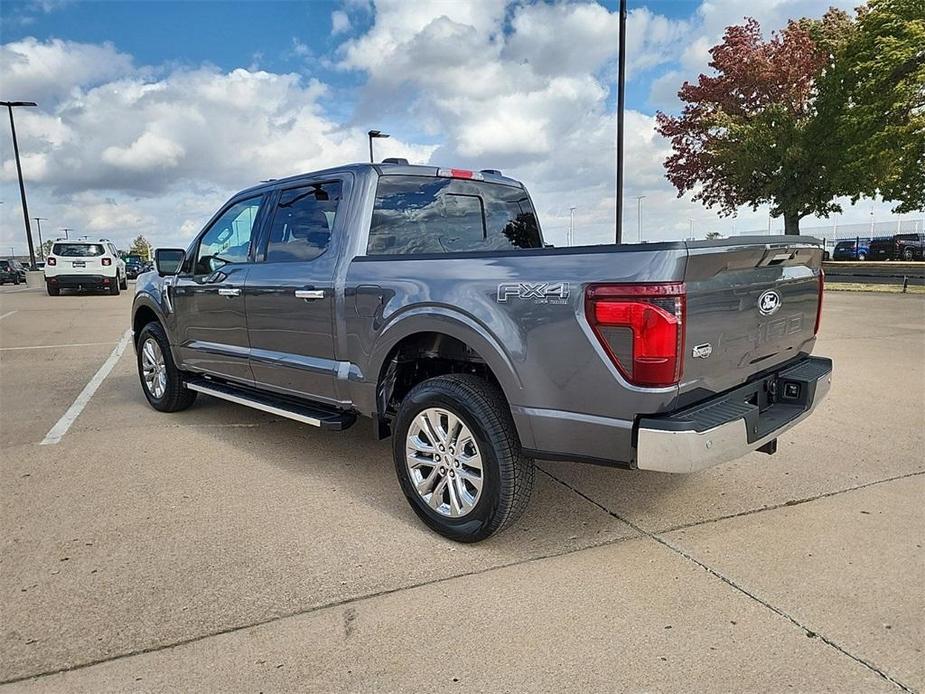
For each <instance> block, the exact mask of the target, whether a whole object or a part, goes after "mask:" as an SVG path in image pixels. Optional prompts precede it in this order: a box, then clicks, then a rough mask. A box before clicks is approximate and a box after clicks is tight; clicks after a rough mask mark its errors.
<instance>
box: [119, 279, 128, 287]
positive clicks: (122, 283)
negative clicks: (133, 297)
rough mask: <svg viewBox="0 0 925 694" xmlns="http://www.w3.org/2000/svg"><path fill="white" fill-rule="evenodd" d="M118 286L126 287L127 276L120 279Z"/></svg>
mask: <svg viewBox="0 0 925 694" xmlns="http://www.w3.org/2000/svg"><path fill="white" fill-rule="evenodd" d="M119 286H120V287H121V288H122V289H128V277H123V278H122V281H121V282H120V283H119Z"/></svg>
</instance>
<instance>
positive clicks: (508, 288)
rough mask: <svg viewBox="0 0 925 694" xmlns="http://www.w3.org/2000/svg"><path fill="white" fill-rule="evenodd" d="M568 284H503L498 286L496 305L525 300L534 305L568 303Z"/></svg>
mask: <svg viewBox="0 0 925 694" xmlns="http://www.w3.org/2000/svg"><path fill="white" fill-rule="evenodd" d="M568 295H569V288H568V282H504V283H502V284H499V285H498V303H502V304H503V303H506V302H507V301H508V300H509V299H526V300H528V301H533V303H535V304H564V303H566V301H568Z"/></svg>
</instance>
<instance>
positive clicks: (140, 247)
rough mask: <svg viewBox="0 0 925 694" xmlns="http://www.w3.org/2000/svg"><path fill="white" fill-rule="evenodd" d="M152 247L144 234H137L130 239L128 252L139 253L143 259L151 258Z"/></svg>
mask: <svg viewBox="0 0 925 694" xmlns="http://www.w3.org/2000/svg"><path fill="white" fill-rule="evenodd" d="M152 249H153V247H152V246H151V242H150V241H148V239H146V238H145V237H144V236H141V235H138V236H136V237H135V239H134V240H133V241H132V245H131V246H130V247H129V249H128V252H129V253H131V254H132V255H140V256H141V257H142V258H143V259H144V260H151V253H152Z"/></svg>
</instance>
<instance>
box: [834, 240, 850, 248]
mask: <svg viewBox="0 0 925 694" xmlns="http://www.w3.org/2000/svg"><path fill="white" fill-rule="evenodd" d="M835 248H854V241H839V242H838V243H836V244H835Z"/></svg>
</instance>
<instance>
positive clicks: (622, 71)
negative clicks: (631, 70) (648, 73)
mask: <svg viewBox="0 0 925 694" xmlns="http://www.w3.org/2000/svg"><path fill="white" fill-rule="evenodd" d="M618 51H619V52H618V54H617V228H616V231H615V235H614V238H615V240H616V243H621V242H622V241H623V109H624V106H625V104H626V0H620V46H619V48H618Z"/></svg>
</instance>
